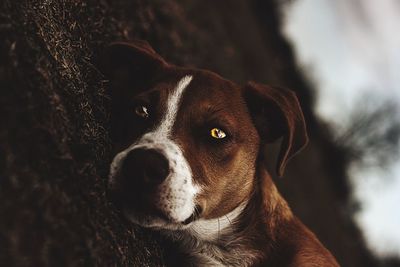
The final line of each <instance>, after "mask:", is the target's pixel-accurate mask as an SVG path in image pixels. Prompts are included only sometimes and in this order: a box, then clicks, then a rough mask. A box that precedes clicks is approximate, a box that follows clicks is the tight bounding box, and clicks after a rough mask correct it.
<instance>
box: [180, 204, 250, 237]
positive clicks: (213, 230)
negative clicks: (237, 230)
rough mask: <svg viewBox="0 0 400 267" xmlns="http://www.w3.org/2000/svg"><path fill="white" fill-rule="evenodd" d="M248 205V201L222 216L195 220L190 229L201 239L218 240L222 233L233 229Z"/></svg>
mask: <svg viewBox="0 0 400 267" xmlns="http://www.w3.org/2000/svg"><path fill="white" fill-rule="evenodd" d="M246 205H247V201H246V202H244V203H242V204H240V205H239V206H237V207H236V208H235V209H234V210H232V211H231V212H229V213H228V214H226V215H224V216H222V217H220V218H216V219H210V220H204V219H199V220H197V221H194V222H193V223H191V224H190V227H189V229H188V230H189V232H190V233H191V234H192V235H194V236H196V237H197V238H198V239H199V240H202V241H217V240H218V239H219V237H220V236H221V235H224V234H227V233H229V230H233V227H232V225H233V224H234V222H235V221H236V220H237V218H238V217H239V215H240V214H241V213H242V211H243V209H244V208H245V207H246Z"/></svg>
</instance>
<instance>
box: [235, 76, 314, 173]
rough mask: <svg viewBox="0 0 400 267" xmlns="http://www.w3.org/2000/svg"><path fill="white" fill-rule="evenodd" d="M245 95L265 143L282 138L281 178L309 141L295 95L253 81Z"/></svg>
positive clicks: (279, 165) (246, 89)
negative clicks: (289, 163)
mask: <svg viewBox="0 0 400 267" xmlns="http://www.w3.org/2000/svg"><path fill="white" fill-rule="evenodd" d="M243 94H244V98H245V100H246V103H247V106H248V109H249V111H250V115H251V116H252V118H253V122H254V124H255V126H256V128H257V131H258V132H259V135H260V138H261V140H262V142H264V143H270V142H273V141H275V140H276V139H278V138H280V137H283V140H282V144H281V150H280V152H279V156H278V165H277V173H278V175H279V176H282V175H283V172H284V170H285V166H286V164H287V162H288V160H289V159H290V158H291V157H293V156H294V155H295V154H296V153H297V152H299V151H300V150H301V149H302V148H303V147H304V146H305V145H306V144H307V142H308V137H307V131H306V125H305V122H304V117H303V113H302V111H301V108H300V104H299V101H298V99H297V97H296V94H295V93H294V92H293V91H291V90H287V89H283V88H276V87H270V86H266V85H262V84H257V83H254V82H249V83H248V84H247V85H246V86H245V87H244V92H243Z"/></svg>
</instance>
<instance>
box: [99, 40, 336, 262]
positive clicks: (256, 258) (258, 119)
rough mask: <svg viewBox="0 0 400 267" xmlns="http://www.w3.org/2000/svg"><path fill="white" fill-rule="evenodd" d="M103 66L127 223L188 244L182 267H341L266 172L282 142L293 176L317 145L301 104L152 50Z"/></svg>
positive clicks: (135, 48) (127, 50)
mask: <svg viewBox="0 0 400 267" xmlns="http://www.w3.org/2000/svg"><path fill="white" fill-rule="evenodd" d="M102 66H103V67H102V70H103V73H104V74H105V76H106V77H107V78H108V79H109V87H110V88H109V94H110V98H111V117H110V125H111V126H110V135H111V138H112V140H113V143H114V150H115V157H114V158H113V160H112V163H111V167H110V174H109V181H108V182H109V191H110V194H111V195H112V199H113V201H114V202H115V203H116V205H117V207H119V209H120V210H121V211H122V214H123V215H124V217H125V218H126V219H128V220H129V221H130V222H132V223H135V224H137V225H140V226H142V227H146V228H151V229H154V230H157V231H159V232H161V233H162V235H163V236H166V237H167V239H168V240H171V242H172V243H173V244H176V245H177V247H178V249H179V250H180V251H181V254H180V255H181V257H179V258H180V259H177V258H175V259H172V260H171V261H170V264H171V266H279V267H281V266H291V267H294V266H296V267H305V266H308V267H309V266H318V267H321V266H339V265H338V263H337V262H336V260H335V258H334V257H333V256H332V255H331V253H330V252H329V251H328V250H327V249H326V248H325V247H324V246H323V245H322V244H321V243H320V242H319V241H318V239H317V238H316V237H315V235H314V234H313V233H312V232H311V231H310V230H308V229H307V228H306V227H305V226H304V225H303V224H302V223H301V222H300V221H299V219H297V218H296V217H295V216H294V215H293V213H292V212H291V210H290V208H289V206H288V204H287V203H286V201H285V200H284V199H283V198H282V197H281V195H280V194H279V193H278V191H277V188H276V187H275V185H274V183H273V181H272V179H271V176H270V175H269V173H268V172H267V170H266V167H265V166H266V165H265V163H266V161H267V160H268V157H267V156H266V155H265V154H266V153H265V146H266V144H268V143H271V142H274V141H276V140H278V139H279V138H282V142H281V148H280V149H281V150H280V152H279V155H278V163H277V173H278V174H279V176H282V174H283V172H284V169H285V166H286V164H287V162H288V160H289V159H290V158H292V157H293V156H294V155H295V154H296V153H297V152H299V151H300V150H301V149H302V148H303V147H304V146H305V145H306V143H307V141H308V137H307V133H306V126H305V122H304V118H303V114H302V111H301V108H300V105H299V102H298V100H297V97H296V95H295V93H293V92H292V91H290V90H287V89H282V88H276V87H271V86H266V85H263V84H258V83H255V82H249V83H247V84H246V85H244V86H238V85H236V84H235V83H233V82H231V81H229V80H226V79H224V78H222V77H220V76H219V75H217V74H215V73H213V72H210V71H207V70H201V69H195V68H184V67H178V66H175V65H173V64H170V63H167V62H166V61H165V60H164V59H163V58H162V57H161V56H160V55H158V54H157V53H156V52H155V51H154V50H153V49H152V48H151V47H150V45H148V44H147V43H146V42H134V43H124V42H120V43H113V44H112V45H110V46H109V47H108V48H107V49H106V51H105V53H104V57H103V60H102Z"/></svg>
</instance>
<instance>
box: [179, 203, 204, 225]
mask: <svg viewBox="0 0 400 267" xmlns="http://www.w3.org/2000/svg"><path fill="white" fill-rule="evenodd" d="M202 212H203V208H202V207H201V206H200V205H196V206H195V208H194V212H193V213H192V215H190V217H189V218H187V219H186V220H184V221H183V222H182V224H183V225H188V224H190V223H191V222H194V221H196V220H197V219H199V218H200V215H201V213H202Z"/></svg>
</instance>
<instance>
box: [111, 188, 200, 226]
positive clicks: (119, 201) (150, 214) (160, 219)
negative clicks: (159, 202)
mask: <svg viewBox="0 0 400 267" xmlns="http://www.w3.org/2000/svg"><path fill="white" fill-rule="evenodd" d="M109 197H110V199H111V201H112V202H113V203H114V205H115V207H116V208H117V209H118V210H120V211H121V212H122V214H123V216H124V217H125V218H126V219H128V220H129V221H132V222H133V223H136V224H139V225H141V226H143V227H149V228H152V227H153V226H155V228H174V229H175V228H176V229H180V228H182V227H183V228H185V226H187V225H189V224H190V223H192V222H194V221H196V220H198V219H200V216H201V214H202V212H203V208H202V207H201V206H200V205H195V207H194V211H193V213H192V214H191V215H190V216H189V217H188V218H187V219H185V220H183V221H177V220H176V219H174V218H172V217H170V216H168V214H167V213H165V211H163V210H162V209H159V208H158V207H157V206H156V205H155V204H154V201H152V200H149V199H143V198H138V196H135V195H126V194H123V193H122V192H121V191H118V192H115V191H114V192H111V194H110V195H109Z"/></svg>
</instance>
